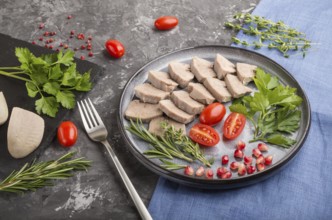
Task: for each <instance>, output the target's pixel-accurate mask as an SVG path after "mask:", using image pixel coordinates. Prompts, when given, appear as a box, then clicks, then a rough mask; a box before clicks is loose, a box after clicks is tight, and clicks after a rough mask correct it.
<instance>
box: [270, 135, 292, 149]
mask: <svg viewBox="0 0 332 220" xmlns="http://www.w3.org/2000/svg"><path fill="white" fill-rule="evenodd" d="M266 141H267V142H268V143H271V144H275V145H278V146H281V147H284V148H289V147H291V146H292V145H293V144H295V143H296V141H295V140H293V139H291V138H288V137H286V136H285V135H282V134H272V135H270V136H268V137H267V138H266Z"/></svg>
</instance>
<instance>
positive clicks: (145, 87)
mask: <svg viewBox="0 0 332 220" xmlns="http://www.w3.org/2000/svg"><path fill="white" fill-rule="evenodd" d="M169 94H170V93H169V92H165V91H163V90H160V89H157V88H155V87H154V86H152V85H151V84H150V83H143V84H140V85H137V86H136V87H135V95H136V96H137V97H138V98H139V99H140V100H141V101H142V102H147V103H151V104H157V103H159V101H160V100H162V99H166V98H168V97H169Z"/></svg>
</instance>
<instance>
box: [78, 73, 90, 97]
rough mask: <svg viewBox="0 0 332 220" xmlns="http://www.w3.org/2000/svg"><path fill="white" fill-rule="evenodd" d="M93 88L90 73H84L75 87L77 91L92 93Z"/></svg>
mask: <svg viewBox="0 0 332 220" xmlns="http://www.w3.org/2000/svg"><path fill="white" fill-rule="evenodd" d="M91 88H92V84H91V82H90V71H89V72H86V73H84V74H83V75H82V76H81V77H80V78H79V80H78V82H77V84H76V85H75V89H76V90H77V91H84V92H85V91H90V90H91Z"/></svg>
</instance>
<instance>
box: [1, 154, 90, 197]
mask: <svg viewBox="0 0 332 220" xmlns="http://www.w3.org/2000/svg"><path fill="white" fill-rule="evenodd" d="M75 153H76V152H69V153H67V154H65V155H63V156H62V157H60V158H59V159H57V160H51V161H47V162H38V163H37V162H36V161H33V162H32V163H31V164H29V163H26V164H25V165H24V166H23V167H22V168H21V169H20V170H19V171H13V172H12V173H11V174H10V175H9V176H8V177H7V178H6V179H5V180H3V181H2V182H1V183H0V191H4V192H13V193H23V192H26V191H29V190H32V191H35V190H36V189H38V188H41V187H44V186H52V185H53V183H52V181H51V180H54V179H67V178H69V177H71V176H72V175H73V174H72V172H71V171H77V170H87V168H88V167H89V166H90V164H91V161H88V160H85V159H84V158H83V157H80V158H76V159H71V158H72V157H73V155H74V154H75Z"/></svg>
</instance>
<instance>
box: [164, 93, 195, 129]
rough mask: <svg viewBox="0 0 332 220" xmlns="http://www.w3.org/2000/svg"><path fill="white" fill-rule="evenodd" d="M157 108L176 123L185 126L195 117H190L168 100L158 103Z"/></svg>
mask: <svg viewBox="0 0 332 220" xmlns="http://www.w3.org/2000/svg"><path fill="white" fill-rule="evenodd" d="M159 108H160V109H161V111H163V112H164V113H165V114H166V115H167V116H168V117H170V118H172V119H174V120H175V121H177V122H180V123H183V124H187V123H189V122H191V121H192V120H194V118H195V115H190V114H188V113H187V112H185V111H182V110H181V109H179V108H178V107H176V106H175V104H174V103H173V102H172V101H171V100H169V99H165V100H161V101H160V102H159Z"/></svg>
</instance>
